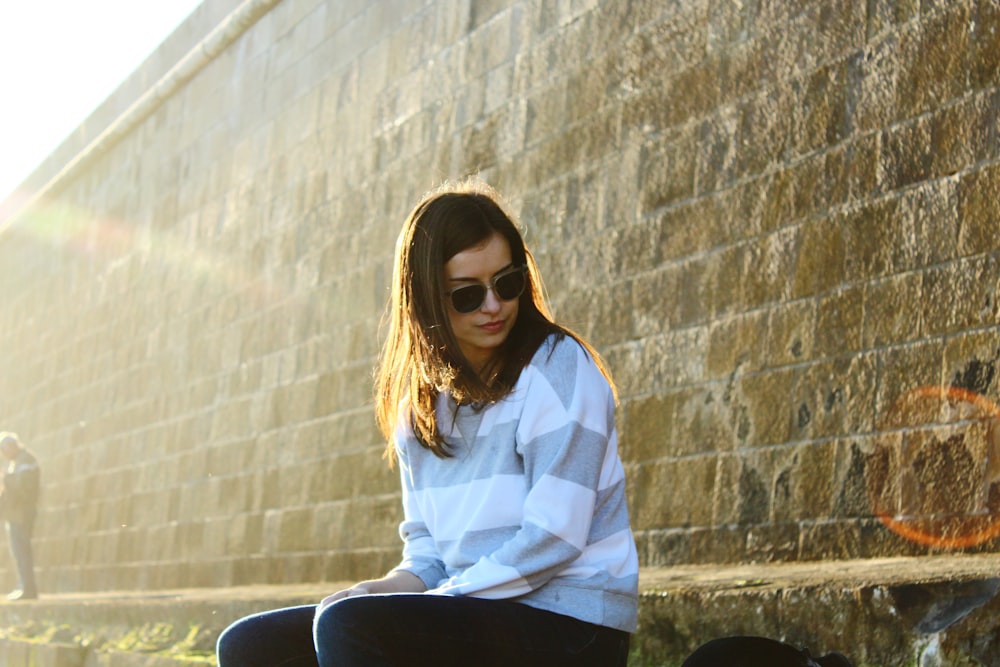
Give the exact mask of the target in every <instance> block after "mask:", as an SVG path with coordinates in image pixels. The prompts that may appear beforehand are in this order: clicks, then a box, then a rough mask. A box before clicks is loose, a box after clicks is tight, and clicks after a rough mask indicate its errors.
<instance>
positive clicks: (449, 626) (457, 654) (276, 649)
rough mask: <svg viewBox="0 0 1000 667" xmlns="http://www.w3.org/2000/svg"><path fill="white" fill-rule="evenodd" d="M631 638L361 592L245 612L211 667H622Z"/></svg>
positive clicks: (502, 604)
mask: <svg viewBox="0 0 1000 667" xmlns="http://www.w3.org/2000/svg"><path fill="white" fill-rule="evenodd" d="M628 644H629V635H628V633H626V632H622V631H620V630H614V629H611V628H607V627H603V626H599V625H592V624H590V623H586V622H584V621H580V620H578V619H575V618H570V617H568V616H562V615H560V614H555V613H552V612H548V611H542V610H539V609H534V608H532V607H529V606H527V605H524V604H521V603H519V602H511V601H507V600H483V599H479V598H468V597H451V596H443V595H420V594H413V595H410V594H400V595H366V596H358V597H350V598H346V599H343V600H340V601H339V602H336V603H334V604H332V605H330V606H329V607H327V608H325V609H324V610H323V611H322V613H320V614H319V615H318V616H317V615H316V607H315V606H312V605H310V606H304V607H290V608H287V609H278V610H275V611H269V612H264V613H262V614H257V615H254V616H249V617H247V618H244V619H242V620H239V621H237V622H236V623H234V624H233V625H231V626H229V628H227V629H226V630H225V631H224V632H223V633H222V635H220V636H219V641H218V646H217V652H218V658H219V667H317V666H319V667H362V666H363V667H403V666H405V667H420V666H422V665H426V666H427V667H468V666H469V665H476V666H477V667H490V666H494V665H495V666H496V667H591V666H592V667H625V664H626V662H627V660H628Z"/></svg>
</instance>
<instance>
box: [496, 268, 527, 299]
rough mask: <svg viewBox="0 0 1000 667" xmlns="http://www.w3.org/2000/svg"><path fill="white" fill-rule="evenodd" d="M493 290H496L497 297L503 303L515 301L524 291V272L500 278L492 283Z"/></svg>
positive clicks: (516, 272) (515, 272)
mask: <svg viewBox="0 0 1000 667" xmlns="http://www.w3.org/2000/svg"><path fill="white" fill-rule="evenodd" d="M493 289H495V290H496V292H497V296H498V297H500V298H501V299H503V300H504V301H510V300H511V299H516V298H517V297H519V296H521V292H523V291H524V271H514V272H512V273H508V274H507V275H505V276H500V277H499V278H497V280H496V282H495V283H493Z"/></svg>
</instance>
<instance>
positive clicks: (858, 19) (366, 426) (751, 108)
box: [0, 0, 1000, 592]
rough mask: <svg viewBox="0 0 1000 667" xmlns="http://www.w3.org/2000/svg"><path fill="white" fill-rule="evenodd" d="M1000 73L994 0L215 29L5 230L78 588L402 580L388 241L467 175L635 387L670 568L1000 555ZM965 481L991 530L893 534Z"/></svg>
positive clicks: (54, 574)
mask: <svg viewBox="0 0 1000 667" xmlns="http://www.w3.org/2000/svg"><path fill="white" fill-rule="evenodd" d="M998 75H1000V5H998V3H997V2H996V0H955V1H952V2H938V1H936V0H867V1H866V2H861V1H852V2H843V1H842V0H812V1H808V2H805V1H803V2H784V1H780V0H753V1H751V2H743V3H736V2H726V1H722V0H693V1H690V2H661V1H658V0H604V1H601V0H561V1H557V0H523V1H517V0H506V1H505V0H386V1H380V2H371V1H370V0H326V1H324V0H280V1H279V0H269V1H268V0H247V2H244V3H242V4H241V3H238V2H237V1H236V0H206V3H205V4H204V5H203V6H202V7H201V8H200V9H199V10H197V11H196V12H195V13H194V14H193V15H192V17H191V18H190V19H189V20H188V21H187V22H186V23H185V24H184V25H183V26H182V27H181V28H180V29H179V30H178V32H177V33H175V35H174V36H172V37H171V38H170V39H169V40H168V41H167V42H166V43H165V44H164V45H163V47H161V49H160V50H159V51H158V52H157V53H156V54H154V55H153V56H152V57H151V58H150V60H149V61H147V62H146V63H145V64H144V65H143V66H142V67H141V68H140V69H139V70H137V71H136V73H135V74H134V75H133V76H132V77H131V78H130V79H129V81H127V82H126V83H125V84H124V85H123V86H122V88H121V89H120V90H119V91H118V92H117V93H116V94H115V95H114V96H113V97H112V98H111V99H110V100H109V101H108V102H107V103H106V104H105V105H104V106H103V107H102V108H101V109H99V110H98V111H97V112H95V114H94V115H93V116H92V117H91V118H89V119H88V120H87V121H86V122H85V123H84V124H83V125H82V126H81V128H80V131H79V132H78V133H77V134H76V135H74V136H73V137H71V138H70V140H68V141H67V143H66V144H65V145H64V146H63V147H62V148H61V149H60V150H59V151H57V152H56V153H55V154H54V155H53V156H52V157H51V158H50V159H49V160H48V161H47V162H46V163H45V164H43V165H42V166H40V167H39V170H38V171H37V172H36V173H35V174H33V175H32V176H31V177H30V178H29V179H28V180H27V181H26V183H25V188H24V192H22V193H21V196H22V197H27V198H28V200H27V203H26V204H25V207H24V208H23V209H21V210H20V212H19V213H17V214H15V215H13V216H12V217H9V218H8V219H7V220H6V222H4V223H0V224H2V225H3V228H2V231H0V266H2V267H3V270H2V271H0V295H2V299H3V303H4V315H5V316H4V318H3V320H2V322H0V368H2V369H3V379H4V381H3V383H2V384H0V406H2V411H0V428H3V429H7V430H14V431H17V432H19V433H20V434H21V436H22V437H23V439H24V440H25V441H26V443H27V444H28V445H29V447H30V448H32V449H33V450H34V451H35V452H36V454H37V455H38V456H39V458H40V459H41V461H42V463H43V466H44V504H43V509H42V513H41V516H40V520H39V525H38V529H37V539H36V547H37V551H38V560H39V569H40V572H41V578H42V581H43V592H46V591H55V590H62V591H68V590H96V589H128V588H138V587H143V588H165V587H201V586H225V585H234V584H246V583H256V582H272V583H279V582H311V581H322V580H343V579H353V578H356V577H366V576H372V575H376V574H378V573H379V572H381V571H382V570H384V569H386V568H387V567H389V566H391V565H392V564H393V563H394V562H395V559H396V558H397V556H398V551H399V544H398V538H397V536H396V524H397V522H398V520H399V518H400V512H399V508H398V505H399V497H398V494H397V482H396V479H395V473H393V472H391V471H389V470H387V469H386V466H385V464H384V462H383V461H382V460H381V459H380V452H381V449H382V447H383V443H382V442H381V439H380V436H379V435H378V434H377V432H376V430H375V428H374V423H373V418H372V409H371V408H372V400H371V373H372V368H373V365H374V363H375V358H376V355H377V352H378V341H379V328H378V327H379V321H380V317H381V314H382V309H383V307H384V302H385V298H386V296H387V286H388V282H389V275H390V272H391V266H390V262H391V254H392V247H393V243H394V240H395V236H396V233H397V231H398V229H399V227H400V225H401V223H402V220H403V218H404V216H405V215H406V213H407V211H408V210H409V208H410V207H411V206H412V204H413V203H414V202H415V201H416V199H418V198H419V196H420V194H422V193H423V192H424V191H425V190H426V189H428V188H429V187H431V186H433V185H435V184H437V183H439V182H440V181H441V180H442V179H444V178H447V177H459V176H462V175H466V174H469V173H480V174H481V175H482V176H483V177H484V178H485V179H486V180H488V181H490V182H492V183H493V184H494V185H496V186H497V187H498V188H499V189H501V190H502V191H504V192H505V193H507V194H508V196H509V197H510V198H511V200H512V204H513V207H514V208H515V210H517V211H518V212H519V214H520V216H521V217H522V219H523V223H524V226H525V231H526V235H527V239H528V241H529V243H530V244H531V245H532V247H533V248H534V249H535V251H536V255H537V257H538V259H539V262H540V265H541V268H542V271H543V275H544V276H545V278H546V282H547V287H548V289H549V292H550V294H551V295H552V299H553V304H554V307H555V311H556V313H557V316H558V318H559V319H560V321H562V322H564V323H566V324H568V325H569V326H571V327H573V328H575V329H577V330H578V331H579V332H581V333H582V334H584V335H585V336H587V337H588V338H589V339H590V340H591V341H592V342H593V343H594V344H595V345H596V346H597V347H598V348H599V349H600V351H601V352H602V353H603V354H604V355H605V356H606V358H607V360H608V362H609V364H610V366H611V369H612V371H613V372H614V374H615V376H616V379H617V381H618V383H619V385H620V387H619V388H620V394H621V406H620V410H619V427H620V432H621V443H622V454H623V458H624V460H625V463H626V468H627V473H628V476H629V483H630V493H629V500H630V506H631V511H632V518H633V524H634V528H635V530H636V537H637V541H638V544H639V549H640V554H641V557H642V561H643V564H645V565H669V564H675V563H709V562H739V561H751V560H756V561H769V560H809V559H820V558H859V557H874V556H884V555H893V554H911V555H913V554H918V555H919V554H923V553H930V552H934V551H938V550H941V549H946V550H948V549H971V550H980V551H982V550H987V551H989V550H995V549H996V548H997V544H996V541H995V540H992V539H990V538H991V537H992V536H993V533H990V532H989V531H990V530H991V529H992V520H993V519H994V518H995V517H996V515H997V514H998V512H997V505H996V502H994V501H995V500H997V499H996V498H995V497H994V495H995V494H994V491H995V490H996V489H997V488H998V487H997V486H996V485H994V484H993V482H1000V471H997V469H996V468H997V465H996V463H995V461H996V460H997V457H1000V435H998V432H997V429H996V428H995V427H996V422H995V420H994V421H993V422H989V421H983V415H986V416H987V417H989V416H990V415H991V414H992V413H991V412H990V410H992V409H993V408H994V407H995V405H994V404H993V401H996V400H997V397H998V394H1000V380H998V376H997V373H996V370H997V368H996V367H997V363H998V361H1000V306H998V290H1000V235H998V233H997V230H998V217H1000V216H998V213H1000V136H998V135H1000V128H998V122H997V118H998V117H1000V89H998V87H997V84H996V81H997V80H998ZM32 196H34V198H33V199H32V198H31V197H32ZM20 201H21V200H20V199H18V202H20ZM8 204H10V202H8ZM927 387H931V388H938V389H941V390H942V392H945V390H950V389H954V390H955V392H958V391H959V390H961V391H964V392H966V393H965V394H961V395H959V394H954V393H952V394H948V393H939V394H934V395H932V396H931V398H929V399H927V400H929V401H930V402H931V403H932V404H933V405H932V406H931V407H926V406H921V407H920V408H919V409H917V408H915V407H912V405H911V403H910V402H908V401H912V400H914V399H913V396H914V395H915V394H914V392H918V393H919V392H920V391H925V392H926V388H927ZM921 388H925V389H921ZM926 395H929V394H921V396H926ZM942 398H944V399H945V400H942ZM920 400H925V399H923V398H921V399H920ZM900 406H902V407H900ZM908 406H909V407H908ZM970 406H971V407H970ZM948 409H951V412H948ZM976 410H979V412H978V413H977V412H976ZM918 413H919V414H918ZM925 413H926V414H925ZM945 413H947V414H945ZM974 413H975V414H974ZM900 415H902V416H900ZM949 415H950V416H949ZM956 415H957V416H956ZM914 434H915V435H917V436H920V437H922V438H924V440H925V441H927V442H928V443H930V444H932V445H934V447H936V449H934V448H932V449H933V451H934V452H936V453H937V454H938V460H937V462H936V464H934V465H931V464H932V463H934V461H931V462H930V463H928V461H929V458H928V456H924V457H923V458H920V456H918V454H919V453H920V452H919V451H916V449H915V445H914V444H913V443H914V442H915V440H913V437H915V435H914ZM942 443H951V444H952V445H954V447H953V448H952V449H950V450H949V449H947V448H943V446H942ZM991 443H992V444H991ZM991 447H992V448H993V449H991ZM917 449H919V448H917ZM927 451H931V450H927ZM957 451H961V452H962V454H963V456H964V458H962V457H959V456H958V455H957V454H955V453H954V452H957ZM992 455H996V456H993V458H991V456H992ZM942 457H943V459H942ZM931 458H932V457H931ZM942 461H943V462H942ZM961 461H971V462H972V464H971V467H968V466H967V467H966V468H961V469H960V467H957V466H956V465H955V464H956V462H961ZM921 462H923V463H921ZM917 464H920V465H921V466H923V467H919V466H918V468H919V469H917V468H913V466H914V465H917ZM907 466H910V473H906V470H907ZM913 470H917V472H916V473H914V472H913ZM956 470H958V471H959V473H960V474H961V475H964V476H960V477H959V478H958V480H959V481H960V482H961V483H960V484H957V485H956V482H955V480H954V479H947V478H946V475H947V474H948V473H953V474H955V471H956ZM904 473H906V474H904ZM932 473H933V474H932ZM970 474H975V475H977V477H976V478H975V483H972V482H970V481H969V480H970V478H969V477H968V475H970ZM921 475H923V476H921ZM873 480H874V481H873ZM873 488H874V489H875V490H874V492H873ZM952 488H975V489H978V491H977V492H976V493H978V494H979V495H978V496H976V497H975V498H970V499H966V500H967V502H966V501H963V502H964V504H962V503H958V504H957V505H954V506H952V507H950V511H951V512H952V514H955V513H956V512H957V513H958V514H962V513H965V514H969V515H976V516H975V517H973V519H972V520H973V524H969V525H965V524H963V525H960V526H957V525H956V524H948V525H947V526H946V527H945V528H946V529H945V530H944V533H945V534H944V535H943V537H949V536H950V537H955V535H959V536H961V535H970V534H971V535H974V536H975V535H979V536H981V537H982V539H973V540H967V541H965V542H962V541H961V540H958V541H956V540H951V541H948V540H945V539H943V537H942V535H938V537H939V538H942V539H936V540H927V539H921V538H920V536H919V535H917V536H916V537H915V536H914V534H913V533H912V531H911V533H910V534H909V537H908V538H904V537H901V536H900V535H899V533H900V532H901V531H899V530H897V531H896V532H893V531H891V530H889V529H888V528H887V526H890V525H891V523H890V522H887V521H885V520H884V519H885V516H883V520H879V518H878V517H877V516H876V515H877V514H886V512H885V511H883V510H885V508H884V507H880V505H883V504H884V505H888V506H889V511H888V515H892V514H893V513H894V511H895V513H896V514H897V515H898V514H907V513H913V512H911V510H912V507H909V505H908V503H911V504H912V502H914V498H917V499H919V498H927V497H930V496H933V495H934V494H937V495H939V496H942V497H946V496H947V495H948V494H947V491H948V489H952ZM928 494H929V495H928ZM919 510H920V511H919V512H917V513H920V512H923V514H925V515H928V516H931V518H932V519H935V517H936V516H937V514H939V513H940V512H938V508H934V507H927V506H921V508H919ZM935 520H936V519H935ZM976 522H978V523H976ZM917 527H918V528H925V529H926V530H924V532H925V533H926V532H929V533H933V532H934V530H935V529H936V525H931V524H927V525H925V524H919V525H918V526H917ZM897 528H898V527H897ZM902 532H905V531H902ZM4 558H6V557H5V556H4ZM0 565H2V566H3V567H5V568H6V571H7V576H8V578H10V577H11V576H12V575H11V568H10V563H9V561H8V560H2V561H0Z"/></svg>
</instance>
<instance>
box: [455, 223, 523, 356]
mask: <svg viewBox="0 0 1000 667" xmlns="http://www.w3.org/2000/svg"><path fill="white" fill-rule="evenodd" d="M510 266H511V256H510V244H509V243H508V242H507V239H505V238H504V237H503V236H501V235H500V234H498V233H494V234H493V235H492V236H490V237H489V238H488V239H486V240H485V241H484V242H483V243H480V244H479V245H475V246H472V247H471V248H467V249H465V250H463V251H461V252H459V253H458V254H456V255H455V256H454V257H452V258H451V259H449V260H448V261H447V262H446V263H445V265H444V285H445V289H446V290H452V289H454V288H456V287H461V286H462V285H469V284H475V283H481V284H483V285H490V284H491V281H492V280H493V277H494V276H496V275H497V274H498V273H500V272H501V271H503V270H504V269H507V268H510ZM445 298H446V301H447V303H446V304H445V308H447V310H448V319H449V321H450V322H451V330H452V331H453V332H454V334H455V339H456V340H458V345H459V348H460V349H461V350H462V354H464V355H465V358H466V359H468V360H469V363H471V364H472V366H473V368H476V369H481V368H483V367H485V366H486V364H487V363H488V362H489V361H490V360H491V359H492V358H493V356H494V355H495V354H496V352H497V350H498V349H499V347H500V346H501V345H502V344H503V342H504V341H505V340H506V339H507V335H508V334H509V333H510V330H511V328H512V327H513V326H514V322H515V321H516V320H517V306H518V299H511V300H510V301H503V300H501V299H500V298H499V297H497V295H496V291H495V290H493V289H488V290H487V291H486V299H485V300H484V301H483V303H482V305H481V306H479V308H478V309H476V310H473V311H472V312H471V313H460V312H458V311H456V310H455V308H454V307H453V306H452V305H451V299H450V298H448V297H445Z"/></svg>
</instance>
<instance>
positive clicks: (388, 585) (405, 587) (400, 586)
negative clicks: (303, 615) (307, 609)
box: [316, 570, 427, 614]
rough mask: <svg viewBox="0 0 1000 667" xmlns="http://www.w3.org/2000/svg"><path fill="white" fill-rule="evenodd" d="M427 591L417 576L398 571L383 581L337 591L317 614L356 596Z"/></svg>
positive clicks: (382, 579)
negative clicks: (338, 602)
mask: <svg viewBox="0 0 1000 667" xmlns="http://www.w3.org/2000/svg"><path fill="white" fill-rule="evenodd" d="M426 590H427V586H425V585H424V582H423V581H422V580H421V579H420V577H418V576H417V575H415V574H411V573H410V572H406V571H405V570H396V571H394V572H390V573H389V574H387V575H385V576H384V577H382V578H381V579H369V580H368V581H359V582H358V583H356V584H354V585H353V586H351V587H350V588H345V589H344V590H342V591H337V592H336V593H334V594H333V595H328V596H326V597H325V598H323V600H322V602H320V603H319V607H318V608H317V609H316V613H317V614H319V613H321V612H322V611H323V610H324V609H326V608H327V607H329V606H330V605H331V604H333V603H334V602H336V601H337V600H343V599H344V598H351V597H354V596H356V595H378V594H383V593H423V592H424V591H426Z"/></svg>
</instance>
